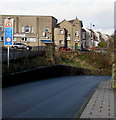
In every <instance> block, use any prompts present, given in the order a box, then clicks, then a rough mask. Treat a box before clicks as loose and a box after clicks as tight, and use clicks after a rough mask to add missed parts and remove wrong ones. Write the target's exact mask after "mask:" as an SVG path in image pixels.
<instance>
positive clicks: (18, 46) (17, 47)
mask: <svg viewBox="0 0 116 120" xmlns="http://www.w3.org/2000/svg"><path fill="white" fill-rule="evenodd" d="M12 48H14V49H26V50H31V49H32V47H31V46H29V45H26V44H23V43H14V44H13V45H12Z"/></svg>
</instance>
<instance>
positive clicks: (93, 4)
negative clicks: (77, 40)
mask: <svg viewBox="0 0 116 120" xmlns="http://www.w3.org/2000/svg"><path fill="white" fill-rule="evenodd" d="M115 1H116V0H0V14H1V15H44V16H53V17H55V18H56V19H58V22H61V21H63V20H64V19H66V20H72V19H75V18H76V17H77V18H78V19H79V20H82V22H83V27H84V28H90V24H94V25H95V26H94V27H92V29H93V30H97V31H100V32H102V33H106V34H109V35H111V34H113V32H114V2H115Z"/></svg>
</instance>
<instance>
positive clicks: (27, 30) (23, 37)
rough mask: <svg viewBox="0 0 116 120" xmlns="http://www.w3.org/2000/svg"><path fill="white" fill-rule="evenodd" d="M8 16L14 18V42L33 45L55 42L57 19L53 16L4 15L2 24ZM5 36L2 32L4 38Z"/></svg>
mask: <svg viewBox="0 0 116 120" xmlns="http://www.w3.org/2000/svg"><path fill="white" fill-rule="evenodd" d="M7 17H10V18H11V19H13V20H14V42H21V43H26V44H28V45H31V46H46V45H47V44H53V43H54V27H55V26H56V24H57V19H56V18H54V17H53V16H28V15H2V26H4V20H5V19H6V18H7ZM3 36H4V35H3V34H2V36H1V39H2V40H3Z"/></svg>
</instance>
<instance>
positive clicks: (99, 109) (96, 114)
mask: <svg viewBox="0 0 116 120" xmlns="http://www.w3.org/2000/svg"><path fill="white" fill-rule="evenodd" d="M80 118H106V119H108V120H111V119H113V118H114V90H113V89H111V80H108V81H103V82H101V83H100V84H99V86H98V88H97V89H96V90H95V92H94V94H93V95H92V97H91V99H90V100H89V102H88V104H87V105H86V107H85V109H84V110H83V112H82V113H81V115H80Z"/></svg>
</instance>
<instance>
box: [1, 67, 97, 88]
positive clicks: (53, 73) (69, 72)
mask: <svg viewBox="0 0 116 120" xmlns="http://www.w3.org/2000/svg"><path fill="white" fill-rule="evenodd" d="M98 74H99V73H98V72H97V73H96V72H94V71H91V70H88V69H84V68H79V67H72V66H67V65H54V66H46V67H39V68H36V69H31V70H25V71H22V72H16V73H11V74H7V75H3V76H2V87H8V86H12V85H16V84H21V83H26V82H33V81H36V80H42V79H45V78H52V77H60V76H74V75H98Z"/></svg>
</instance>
